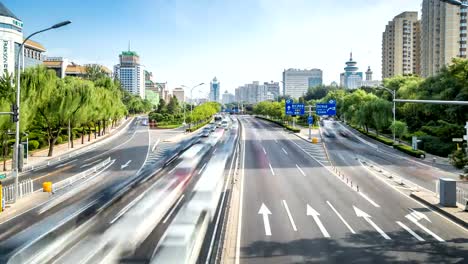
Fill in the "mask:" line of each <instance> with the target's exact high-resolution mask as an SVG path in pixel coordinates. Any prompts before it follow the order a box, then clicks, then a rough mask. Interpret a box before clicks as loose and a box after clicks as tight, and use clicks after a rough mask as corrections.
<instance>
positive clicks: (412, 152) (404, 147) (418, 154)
mask: <svg viewBox="0 0 468 264" xmlns="http://www.w3.org/2000/svg"><path fill="white" fill-rule="evenodd" d="M393 147H394V148H395V149H398V150H400V151H402V152H404V153H406V154H409V155H411V156H413V157H417V158H420V157H421V155H422V156H426V153H425V152H424V151H422V150H413V148H412V147H410V146H407V145H401V144H396V145H393Z"/></svg>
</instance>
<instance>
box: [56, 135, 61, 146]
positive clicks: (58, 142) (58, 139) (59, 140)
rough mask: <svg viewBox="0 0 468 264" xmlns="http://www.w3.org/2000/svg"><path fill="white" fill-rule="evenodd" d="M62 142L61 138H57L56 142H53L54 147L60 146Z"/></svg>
mask: <svg viewBox="0 0 468 264" xmlns="http://www.w3.org/2000/svg"><path fill="white" fill-rule="evenodd" d="M62 142H63V139H62V136H58V137H57V141H55V145H58V144H62Z"/></svg>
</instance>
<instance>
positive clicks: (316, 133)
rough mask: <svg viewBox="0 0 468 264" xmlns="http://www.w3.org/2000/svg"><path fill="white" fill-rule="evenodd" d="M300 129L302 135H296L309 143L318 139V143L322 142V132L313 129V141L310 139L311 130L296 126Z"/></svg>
mask: <svg viewBox="0 0 468 264" xmlns="http://www.w3.org/2000/svg"><path fill="white" fill-rule="evenodd" d="M296 127H298V128H300V129H301V132H300V133H296V135H298V136H299V137H301V138H303V139H305V140H307V141H311V140H312V138H317V139H318V142H322V137H321V136H320V130H319V129H318V128H312V129H311V139H309V128H303V127H300V126H296Z"/></svg>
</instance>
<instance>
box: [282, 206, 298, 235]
mask: <svg viewBox="0 0 468 264" xmlns="http://www.w3.org/2000/svg"><path fill="white" fill-rule="evenodd" d="M283 205H284V209H286V213H287V214H288V217H289V221H290V222H291V225H292V228H293V230H294V231H297V228H296V224H295V223H294V219H293V218H292V215H291V212H290V211H289V207H288V204H287V203H286V201H285V200H283Z"/></svg>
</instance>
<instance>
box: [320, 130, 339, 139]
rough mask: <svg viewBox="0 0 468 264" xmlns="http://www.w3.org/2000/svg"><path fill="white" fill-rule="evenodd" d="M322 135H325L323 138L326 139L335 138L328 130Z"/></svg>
mask: <svg viewBox="0 0 468 264" xmlns="http://www.w3.org/2000/svg"><path fill="white" fill-rule="evenodd" d="M323 134H325V136H326V137H328V138H336V135H335V133H333V132H332V131H330V130H328V129H327V130H325V131H324V132H323Z"/></svg>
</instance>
